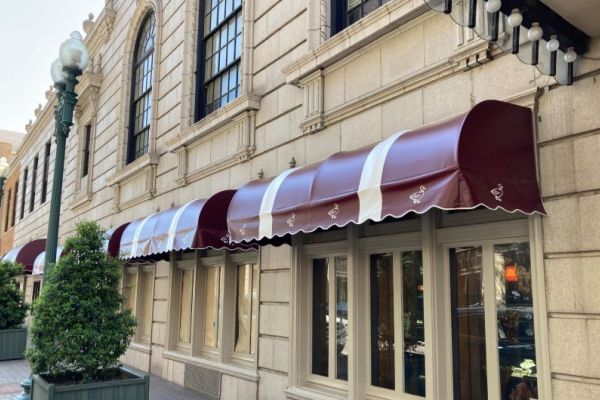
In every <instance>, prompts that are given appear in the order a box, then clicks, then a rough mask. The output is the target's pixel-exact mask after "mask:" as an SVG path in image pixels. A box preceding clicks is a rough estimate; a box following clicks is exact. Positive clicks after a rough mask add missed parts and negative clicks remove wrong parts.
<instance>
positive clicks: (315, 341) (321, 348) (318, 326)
mask: <svg viewBox="0 0 600 400" xmlns="http://www.w3.org/2000/svg"><path fill="white" fill-rule="evenodd" d="M327 264H328V259H327V258H316V259H314V260H313V306H312V310H313V313H312V373H313V374H315V375H321V376H328V375H329V282H328V279H327V277H328V275H329V266H328V265H327Z"/></svg>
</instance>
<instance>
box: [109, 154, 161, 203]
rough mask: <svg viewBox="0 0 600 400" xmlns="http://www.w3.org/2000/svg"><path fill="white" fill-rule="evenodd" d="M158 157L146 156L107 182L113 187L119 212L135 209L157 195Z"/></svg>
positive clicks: (114, 200)
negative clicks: (130, 208) (134, 207)
mask: <svg viewBox="0 0 600 400" xmlns="http://www.w3.org/2000/svg"><path fill="white" fill-rule="evenodd" d="M157 169H158V156H157V155H155V154H150V153H148V154H146V155H144V156H142V157H140V158H138V159H137V160H135V161H133V162H132V163H131V164H128V165H127V166H125V167H124V168H122V169H121V170H119V171H118V172H117V173H115V174H114V175H112V176H111V177H109V178H108V179H107V180H106V183H107V184H108V185H109V186H112V187H113V191H114V194H113V202H114V203H113V207H114V209H115V210H117V211H121V210H124V209H127V208H129V207H133V206H135V205H137V204H140V203H142V202H144V201H147V200H149V199H151V198H153V197H154V196H155V195H156V175H157Z"/></svg>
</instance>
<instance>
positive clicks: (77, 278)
mask: <svg viewBox="0 0 600 400" xmlns="http://www.w3.org/2000/svg"><path fill="white" fill-rule="evenodd" d="M103 239H104V232H103V231H102V229H101V228H100V227H99V226H98V225H97V224H96V223H95V222H81V223H79V224H77V227H76V230H75V234H74V236H72V237H70V238H68V239H67V241H66V242H65V246H64V251H63V255H62V257H61V258H60V260H59V261H58V263H57V264H56V265H54V266H53V267H52V269H51V271H50V273H49V274H48V276H46V277H45V279H44V285H43V287H42V293H41V294H40V297H39V298H38V299H37V301H36V303H35V305H34V307H33V323H32V325H31V328H30V331H31V342H32V345H33V346H32V347H31V348H29V349H28V350H27V352H26V357H27V359H28V360H29V362H30V363H31V369H32V371H33V372H34V373H37V374H40V373H44V376H45V378H47V379H52V380H54V381H61V380H62V381H64V380H65V377H66V376H69V377H70V378H68V379H69V381H70V382H71V383H76V382H77V381H79V382H91V381H99V380H105V379H110V376H108V375H110V374H109V373H108V372H110V371H113V372H114V371H115V369H114V368H113V367H115V366H116V365H117V363H118V360H119V358H120V357H121V356H122V355H123V354H124V353H125V351H126V349H127V346H128V345H129V342H130V339H131V337H132V335H133V333H134V328H135V325H136V322H135V318H134V317H133V316H132V314H131V312H130V311H129V310H127V309H125V308H124V307H123V297H122V296H121V294H120V292H119V282H120V279H121V273H122V264H121V262H120V261H119V260H118V259H115V258H112V257H110V256H108V255H107V254H106V253H105V252H104V250H103V246H102V242H103Z"/></svg>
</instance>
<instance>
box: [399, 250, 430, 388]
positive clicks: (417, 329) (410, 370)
mask: <svg viewBox="0 0 600 400" xmlns="http://www.w3.org/2000/svg"><path fill="white" fill-rule="evenodd" d="M402 306H403V307H402V308H403V310H402V311H403V316H404V321H403V330H404V391H405V392H406V393H410V394H414V395H417V396H422V397H425V323H424V318H425V316H424V313H423V261H422V253H421V252H420V251H410V252H405V253H402Z"/></svg>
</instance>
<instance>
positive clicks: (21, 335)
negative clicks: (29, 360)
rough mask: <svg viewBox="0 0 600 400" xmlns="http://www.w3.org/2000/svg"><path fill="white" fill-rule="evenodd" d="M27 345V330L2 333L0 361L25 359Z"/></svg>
mask: <svg viewBox="0 0 600 400" xmlns="http://www.w3.org/2000/svg"><path fill="white" fill-rule="evenodd" d="M26 345H27V328H16V329H4V330H1V331H0V361H4V360H18V359H21V358H24V355H23V353H24V352H25V346H26Z"/></svg>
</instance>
